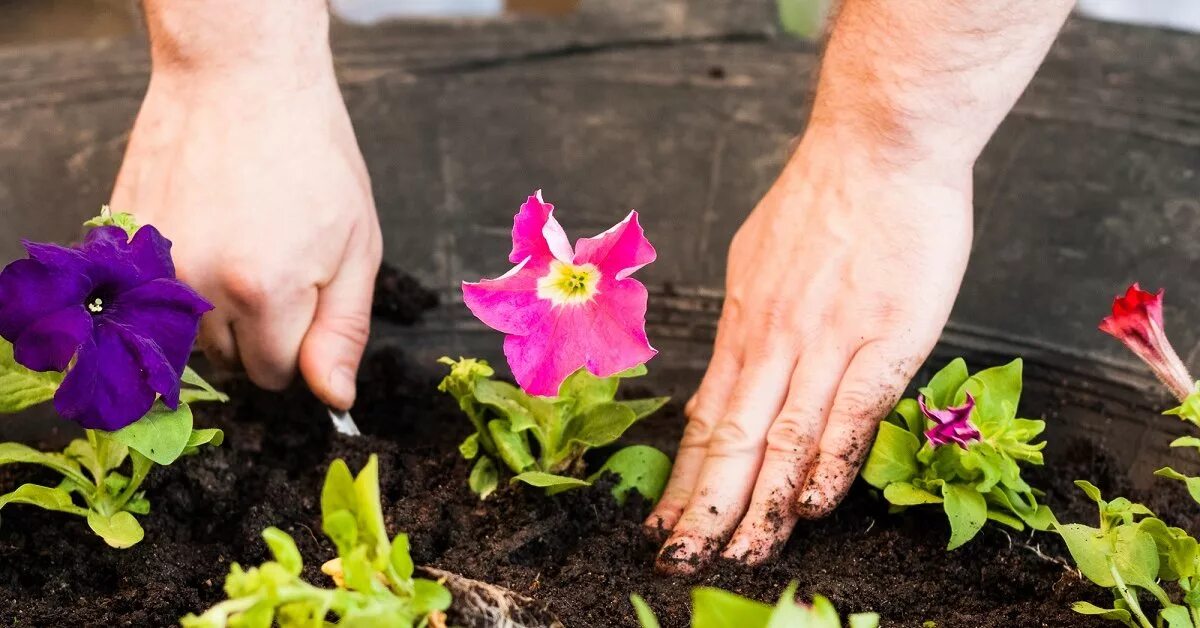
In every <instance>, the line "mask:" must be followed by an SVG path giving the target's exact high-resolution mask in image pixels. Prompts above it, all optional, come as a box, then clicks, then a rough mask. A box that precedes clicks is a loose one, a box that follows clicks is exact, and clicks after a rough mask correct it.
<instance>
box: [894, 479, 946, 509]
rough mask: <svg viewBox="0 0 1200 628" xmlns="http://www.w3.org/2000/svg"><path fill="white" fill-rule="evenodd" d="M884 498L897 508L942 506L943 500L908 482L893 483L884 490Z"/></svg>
mask: <svg viewBox="0 0 1200 628" xmlns="http://www.w3.org/2000/svg"><path fill="white" fill-rule="evenodd" d="M883 498H884V499H886V500H887V501H888V503H889V504H895V505H897V506H919V505H922V504H940V503H942V498H941V497H938V496H937V495H934V494H933V493H930V492H929V491H926V490H924V489H920V488H917V487H915V486H913V485H912V484H909V483H908V482H892V483H891V484H888V485H887V486H885V487H884V489H883Z"/></svg>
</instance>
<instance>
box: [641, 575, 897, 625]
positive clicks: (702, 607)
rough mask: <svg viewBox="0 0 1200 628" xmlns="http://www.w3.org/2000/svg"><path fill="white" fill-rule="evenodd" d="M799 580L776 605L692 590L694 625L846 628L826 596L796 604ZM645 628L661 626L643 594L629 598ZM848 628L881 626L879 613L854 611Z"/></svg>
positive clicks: (714, 590) (720, 591)
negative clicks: (810, 602)
mask: <svg viewBox="0 0 1200 628" xmlns="http://www.w3.org/2000/svg"><path fill="white" fill-rule="evenodd" d="M795 600H796V583H795V582H793V583H792V584H790V585H788V587H787V588H786V589H784V591H783V595H781V596H780V597H779V601H778V602H777V603H776V604H775V606H769V605H767V604H763V603H762V602H758V601H755V600H751V599H747V598H744V597H742V596H740V595H737V594H735V593H730V592H729V591H725V590H723V589H717V588H713V587H697V588H695V589H692V622H691V623H692V626H693V627H694V628H704V627H709V626H711V627H716V626H735V625H736V626H738V627H739V628H784V627H785V626H786V627H787V628H843V624H842V619H841V617H839V616H838V612H837V609H836V608H834V606H833V603H831V602H830V601H829V600H828V599H826V598H825V597H822V596H820V595H817V596H815V597H813V601H812V604H798V603H796V601H795ZM630 601H631V602H632V603H633V608H634V611H635V612H636V613H637V617H638V622H639V623H640V624H641V626H642V628H659V623H658V618H657V617H655V615H654V611H653V610H652V609H651V608H650V605H649V604H647V603H646V601H645V600H643V599H642V598H641V597H640V596H637V595H633V596H631V597H630ZM847 621H848V623H847V624H845V626H848V628H878V626H879V615H877V614H876V613H855V614H853V615H850V616H849V617H848V618H847Z"/></svg>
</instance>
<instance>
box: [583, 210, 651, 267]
mask: <svg viewBox="0 0 1200 628" xmlns="http://www.w3.org/2000/svg"><path fill="white" fill-rule="evenodd" d="M656 256H657V253H655V251H654V246H653V245H651V244H650V240H647V239H646V234H645V231H643V230H642V225H641V223H639V222H638V213H637V212H636V211H631V212H629V215H628V216H626V217H625V220H622V221H621V222H619V223H617V224H616V225H614V226H613V227H612V228H611V229H609V230H608V231H605V232H604V233H601V234H600V235H598V236H595V237H592V238H582V239H580V240H579V241H578V242H576V243H575V259H574V262H575V263H576V264H595V265H596V266H597V267H598V268H599V269H600V272H602V273H604V274H605V275H608V276H613V277H615V278H617V279H624V278H626V277H628V276H630V275H632V274H633V273H635V272H637V270H638V269H639V268H641V267H643V266H645V265H646V264H649V263H650V262H653V261H654V258H655V257H656Z"/></svg>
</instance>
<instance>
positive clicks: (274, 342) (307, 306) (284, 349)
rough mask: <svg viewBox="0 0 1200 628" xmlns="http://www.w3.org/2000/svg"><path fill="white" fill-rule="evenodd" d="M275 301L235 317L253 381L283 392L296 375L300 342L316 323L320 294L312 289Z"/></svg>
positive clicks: (239, 345)
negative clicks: (315, 314) (315, 313)
mask: <svg viewBox="0 0 1200 628" xmlns="http://www.w3.org/2000/svg"><path fill="white" fill-rule="evenodd" d="M271 298H272V299H273V300H274V302H271V303H267V304H266V305H265V306H263V307H261V308H258V309H257V310H256V311H254V312H251V313H247V314H244V315H241V316H239V317H237V318H235V319H234V321H233V333H234V338H235V340H236V343H237V349H238V355H239V357H240V358H241V361H242V365H243V366H244V367H245V369H246V375H248V376H249V377H250V381H252V382H254V383H255V384H256V385H257V386H259V387H261V388H265V389H267V390H283V389H284V388H286V387H287V385H288V384H290V383H291V382H292V379H294V378H295V376H296V362H297V360H298V357H299V354H300V343H301V342H302V341H303V340H304V335H305V333H306V332H307V331H308V329H309V325H311V324H312V322H313V315H314V312H315V311H316V307H317V291H316V289H315V288H308V289H306V290H303V291H301V292H299V293H297V294H295V295H294V296H292V297H284V298H280V296H279V295H275V296H273V297H271Z"/></svg>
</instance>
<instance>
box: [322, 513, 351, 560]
mask: <svg viewBox="0 0 1200 628" xmlns="http://www.w3.org/2000/svg"><path fill="white" fill-rule="evenodd" d="M321 531H322V532H324V533H325V536H328V537H329V539H330V540H332V541H333V544H334V545H335V546H336V547H337V553H338V556H340V557H342V558H345V557H346V556H349V555H350V552H352V551H354V548H355V547H357V546H358V519H356V518H355V517H354V513H353V512H352V511H349V510H338V511H335V512H332V513H327V514H326V515H325V516H323V517H322V518H321Z"/></svg>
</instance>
